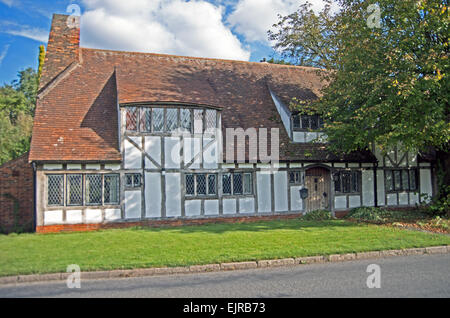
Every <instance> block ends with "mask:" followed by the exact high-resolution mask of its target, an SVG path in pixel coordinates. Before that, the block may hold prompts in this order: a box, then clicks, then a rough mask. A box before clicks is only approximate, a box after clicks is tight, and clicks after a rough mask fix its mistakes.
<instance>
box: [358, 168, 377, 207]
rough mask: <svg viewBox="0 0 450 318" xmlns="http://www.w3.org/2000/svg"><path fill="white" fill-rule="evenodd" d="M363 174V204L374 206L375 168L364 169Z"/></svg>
mask: <svg viewBox="0 0 450 318" xmlns="http://www.w3.org/2000/svg"><path fill="white" fill-rule="evenodd" d="M361 176H362V205H363V206H374V205H375V195H374V188H373V181H374V180H373V170H363V171H362V173H361Z"/></svg>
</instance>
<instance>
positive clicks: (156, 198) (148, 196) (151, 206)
mask: <svg viewBox="0 0 450 318" xmlns="http://www.w3.org/2000/svg"><path fill="white" fill-rule="evenodd" d="M144 193H145V210H146V211H145V216H146V217H153V218H159V217H161V173H159V172H155V173H149V172H146V173H145V192H144Z"/></svg>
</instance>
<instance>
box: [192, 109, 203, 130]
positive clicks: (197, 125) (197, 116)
mask: <svg viewBox="0 0 450 318" xmlns="http://www.w3.org/2000/svg"><path fill="white" fill-rule="evenodd" d="M194 133H195V134H201V133H203V109H194Z"/></svg>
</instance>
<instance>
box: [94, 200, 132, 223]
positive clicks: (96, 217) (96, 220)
mask: <svg viewBox="0 0 450 318" xmlns="http://www.w3.org/2000/svg"><path fill="white" fill-rule="evenodd" d="M139 198H140V196H139ZM85 214H86V223H101V222H102V219H103V217H102V210H100V209H86V210H85ZM140 216H141V211H140V210H139V217H140Z"/></svg>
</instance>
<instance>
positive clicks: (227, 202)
mask: <svg viewBox="0 0 450 318" xmlns="http://www.w3.org/2000/svg"><path fill="white" fill-rule="evenodd" d="M223 214H236V199H223Z"/></svg>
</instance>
